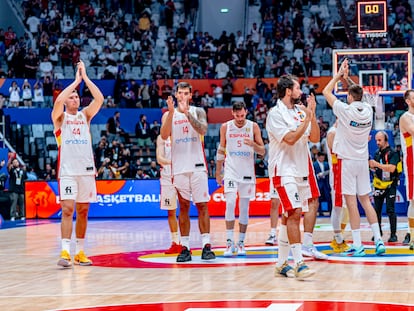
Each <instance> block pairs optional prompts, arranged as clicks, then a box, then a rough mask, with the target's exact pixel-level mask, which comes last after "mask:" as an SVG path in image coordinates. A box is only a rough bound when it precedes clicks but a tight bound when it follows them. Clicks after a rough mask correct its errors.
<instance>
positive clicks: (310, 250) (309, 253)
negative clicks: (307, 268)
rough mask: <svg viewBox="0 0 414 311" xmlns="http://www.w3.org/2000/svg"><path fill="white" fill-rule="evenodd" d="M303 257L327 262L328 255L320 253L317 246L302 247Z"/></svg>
mask: <svg viewBox="0 0 414 311" xmlns="http://www.w3.org/2000/svg"><path fill="white" fill-rule="evenodd" d="M302 255H303V256H305V257H313V258H315V259H320V260H326V259H328V258H329V257H328V255H326V254H324V253H322V252H320V251H318V250H317V249H316V247H315V245H313V244H311V245H302Z"/></svg>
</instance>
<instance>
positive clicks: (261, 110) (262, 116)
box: [254, 97, 268, 128]
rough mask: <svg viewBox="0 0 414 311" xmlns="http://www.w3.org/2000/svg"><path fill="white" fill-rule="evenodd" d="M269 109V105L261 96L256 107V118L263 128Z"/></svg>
mask: <svg viewBox="0 0 414 311" xmlns="http://www.w3.org/2000/svg"><path fill="white" fill-rule="evenodd" d="M267 111H268V109H267V106H266V104H265V103H264V102H263V99H262V98H261V97H260V98H259V102H258V103H257V105H256V108H255V109H254V118H255V120H256V122H257V124H258V125H259V126H260V128H263V125H264V123H265V121H266V117H267Z"/></svg>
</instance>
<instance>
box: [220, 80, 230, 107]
mask: <svg viewBox="0 0 414 311" xmlns="http://www.w3.org/2000/svg"><path fill="white" fill-rule="evenodd" d="M221 87H222V88H223V106H230V105H231V99H232V96H233V82H232V81H231V76H230V75H227V77H226V79H224V80H223V83H222V85H221Z"/></svg>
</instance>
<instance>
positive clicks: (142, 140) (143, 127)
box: [135, 114, 153, 157]
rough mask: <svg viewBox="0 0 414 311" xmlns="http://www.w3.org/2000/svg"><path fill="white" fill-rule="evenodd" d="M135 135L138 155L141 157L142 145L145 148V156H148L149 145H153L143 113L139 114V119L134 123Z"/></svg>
mask: <svg viewBox="0 0 414 311" xmlns="http://www.w3.org/2000/svg"><path fill="white" fill-rule="evenodd" d="M135 136H136V137H137V138H138V141H137V145H138V147H139V156H140V157H142V149H143V148H144V147H145V148H146V151H147V156H150V154H151V153H150V147H152V146H153V142H152V140H151V131H150V125H149V123H148V122H147V116H146V115H145V114H141V115H140V116H139V121H138V122H137V124H136V125H135Z"/></svg>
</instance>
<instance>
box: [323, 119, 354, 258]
mask: <svg viewBox="0 0 414 311" xmlns="http://www.w3.org/2000/svg"><path fill="white" fill-rule="evenodd" d="M336 127H337V122H335V123H334V124H333V125H332V126H331V127H330V128H329V130H328V132H327V134H326V147H327V148H326V151H327V155H328V163H329V167H330V170H329V183H330V185H331V197H332V205H333V207H332V213H331V224H332V228H333V231H334V238H333V239H332V241H331V244H330V245H331V247H332V249H333V251H334V252H335V253H343V252H345V251H346V250H347V249H348V248H349V246H348V244H346V242H345V239H344V237H343V234H342V231H343V230H344V229H345V227H346V225H347V223H348V219H349V217H348V209H347V208H346V205H345V200H344V199H343V196H342V195H341V194H340V193H338V194H339V195H336V192H335V187H336V183H335V180H337V179H338V178H339V177H338V174H339V171H338V169H339V168H338V159H337V157H336V154H335V153H333V152H332V146H333V141H334V138H335V134H336Z"/></svg>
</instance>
